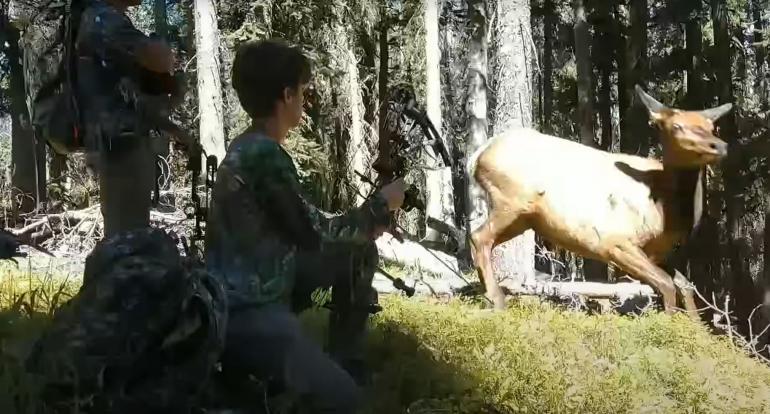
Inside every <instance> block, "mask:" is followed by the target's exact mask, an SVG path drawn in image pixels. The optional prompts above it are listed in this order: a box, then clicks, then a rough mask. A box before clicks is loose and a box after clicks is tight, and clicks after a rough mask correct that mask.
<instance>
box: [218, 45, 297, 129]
mask: <svg viewBox="0 0 770 414" xmlns="http://www.w3.org/2000/svg"><path fill="white" fill-rule="evenodd" d="M310 75H311V65H310V60H309V59H308V58H307V57H306V56H305V55H304V54H302V52H301V51H300V50H299V48H297V47H295V46H290V45H289V44H288V43H287V42H285V41H283V40H280V39H270V40H260V41H248V42H245V43H242V44H241V45H239V46H238V50H237V52H236V53H235V60H234V61H233V71H232V82H233V89H235V93H236V94H237V95H238V100H239V101H240V102H241V106H242V107H243V109H244V110H245V111H246V112H247V113H248V114H249V115H250V116H251V117H252V118H262V117H266V116H270V115H271V114H272V113H273V110H274V109H275V103H276V101H277V100H278V99H280V98H281V96H282V95H283V90H284V89H285V88H297V87H298V86H299V85H300V84H303V83H308V82H310Z"/></svg>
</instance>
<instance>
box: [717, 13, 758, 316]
mask: <svg viewBox="0 0 770 414" xmlns="http://www.w3.org/2000/svg"><path fill="white" fill-rule="evenodd" d="M711 13H712V17H711V18H712V20H713V23H714V47H715V49H716V56H719V59H716V60H715V62H714V65H715V72H716V78H717V83H716V84H717V85H718V97H719V103H720V104H724V103H727V102H731V101H733V84H732V68H731V62H732V56H733V54H732V50H731V47H730V40H731V35H730V27H729V16H728V9H727V3H726V0H711ZM719 129H720V135H721V137H722V138H723V139H725V140H727V142H728V143H730V144H734V143H736V142H737V138H738V135H737V132H738V130H737V126H736V121H735V113H734V112H732V111H731V112H729V113H728V114H726V115H725V116H723V117H722V118H721V119H720V121H719ZM742 158H743V157H742V156H741V152H740V151H736V152H734V153H733V154H731V156H729V157H728V158H727V160H726V161H725V162H724V180H725V202H726V207H727V238H728V249H729V261H730V277H729V281H728V283H729V288H730V290H731V291H732V297H733V298H734V300H735V307H734V308H733V309H735V312H736V313H735V315H736V317H737V318H738V321H739V323H740V324H741V325H742V326H744V327H745V326H746V325H745V323H746V321H747V320H748V316H749V313H750V312H751V310H752V309H753V307H754V306H755V305H756V303H757V300H756V299H757V298H756V297H755V292H754V284H753V282H752V280H751V274H750V272H749V269H748V261H747V260H746V259H747V258H746V257H745V255H744V252H743V249H742V244H743V240H742V239H743V238H744V237H747V235H746V234H745V229H744V228H743V226H742V224H741V217H742V216H743V212H744V201H743V199H742V194H743V189H744V187H745V177H743V174H742V173H741V166H742V165H744V163H743V160H742Z"/></svg>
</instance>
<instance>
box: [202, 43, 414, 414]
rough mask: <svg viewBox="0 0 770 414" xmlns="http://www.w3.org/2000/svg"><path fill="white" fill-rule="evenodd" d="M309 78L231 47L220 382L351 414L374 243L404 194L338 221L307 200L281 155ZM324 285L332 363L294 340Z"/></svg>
mask: <svg viewBox="0 0 770 414" xmlns="http://www.w3.org/2000/svg"><path fill="white" fill-rule="evenodd" d="M310 79H311V67H310V63H309V61H308V59H307V58H306V57H305V56H304V55H303V54H302V53H301V52H300V51H299V50H298V49H296V48H295V47H290V46H288V45H287V44H286V43H284V42H282V41H278V40H270V41H261V42H246V43H244V44H242V45H241V46H240V47H239V48H238V50H237V52H236V56H235V60H234V62H233V70H232V84H233V87H234V89H235V92H236V93H237V95H238V99H239V100H240V103H241V106H242V107H243V108H244V110H245V111H246V112H247V113H248V114H249V116H250V118H251V126H250V127H249V128H248V129H247V130H245V131H244V132H243V133H242V134H241V135H239V136H238V137H237V138H236V139H235V140H233V142H232V143H231V144H230V146H229V148H228V150H227V155H226V156H225V159H224V160H223V161H222V163H221V164H220V166H219V170H218V173H217V179H216V184H215V187H214V189H213V192H212V201H211V207H210V212H209V222H208V227H207V237H206V263H207V266H208V268H209V271H211V272H212V274H213V275H215V276H217V277H219V278H221V280H222V283H223V285H224V286H225V290H226V292H227V295H228V303H229V315H228V318H229V322H228V327H227V334H226V340H225V343H226V345H225V351H224V353H223V355H222V369H223V374H224V376H225V379H226V381H228V382H230V381H236V382H234V383H233V384H234V385H237V384H238V381H242V380H245V379H246V378H248V377H247V376H248V375H249V374H253V375H256V376H257V377H259V378H261V379H264V380H273V381H276V380H277V382H278V384H279V385H281V386H283V387H284V388H285V389H287V390H288V391H290V392H291V393H292V394H294V395H298V396H299V397H300V401H302V402H306V403H309V404H310V407H311V411H310V412H314V413H321V412H336V413H349V412H354V410H355V409H356V408H357V407H358V405H359V404H360V401H361V390H360V389H359V384H357V383H356V381H359V382H360V381H362V378H364V377H365V374H364V373H363V372H364V369H363V355H362V352H363V347H364V339H365V337H364V335H365V331H366V324H367V320H368V318H369V314H370V313H371V311H372V308H373V306H372V305H373V301H376V291H374V289H373V288H372V286H371V282H372V278H373V277H374V270H375V267H376V265H377V260H378V258H379V257H378V254H377V249H376V246H375V245H374V240H375V238H376V237H378V235H380V234H382V232H383V231H384V230H385V229H386V226H387V223H388V214H389V212H390V211H392V210H395V209H397V208H399V207H400V206H401V204H402V203H403V200H404V184H403V181H402V180H398V181H396V182H394V183H391V184H389V185H387V186H385V187H383V188H382V189H381V191H380V192H379V193H378V194H376V195H375V196H374V197H373V198H371V199H370V200H368V201H367V202H365V203H364V204H363V205H362V206H360V207H358V208H356V209H354V210H352V211H350V212H348V213H347V214H345V215H340V216H331V215H327V214H325V213H324V212H322V211H321V210H319V209H318V208H316V207H315V206H313V205H312V204H311V203H310V202H309V201H308V199H307V198H306V197H305V195H304V194H303V193H302V190H301V188H300V183H299V180H298V175H297V171H296V169H295V165H294V163H293V160H292V158H291V157H290V156H289V154H288V153H287V152H286V151H285V150H284V148H283V146H282V144H283V143H284V142H285V140H286V137H287V134H288V132H289V130H291V129H293V128H295V127H296V126H298V125H299V124H300V121H301V118H302V113H303V107H304V96H305V93H306V90H307V87H308V85H309V83H310ZM329 286H333V290H332V313H331V316H330V328H329V347H330V351H331V352H330V353H331V355H332V358H330V357H328V356H327V355H326V354H325V353H324V352H323V351H322V349H321V347H319V346H318V345H316V344H315V343H314V342H313V340H312V339H311V338H308V337H306V336H305V335H304V333H303V332H302V329H301V326H300V323H299V320H298V319H297V317H296V315H295V313H296V312H298V311H300V310H302V309H304V308H307V307H308V306H309V305H310V304H311V303H312V302H311V299H310V296H311V293H312V292H313V291H314V290H315V289H316V288H319V287H329Z"/></svg>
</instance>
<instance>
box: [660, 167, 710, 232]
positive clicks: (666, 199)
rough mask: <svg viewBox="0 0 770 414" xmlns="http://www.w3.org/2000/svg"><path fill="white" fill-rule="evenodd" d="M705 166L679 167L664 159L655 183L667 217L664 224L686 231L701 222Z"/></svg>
mask: <svg viewBox="0 0 770 414" xmlns="http://www.w3.org/2000/svg"><path fill="white" fill-rule="evenodd" d="M703 171H704V167H702V166H699V167H689V166H688V167H682V166H675V165H667V164H665V163H664V165H663V171H662V173H661V176H660V180H656V181H658V182H657V184H658V185H660V186H661V187H662V188H659V189H658V191H656V192H658V194H659V195H660V199H659V205H660V207H662V209H663V213H664V215H665V217H666V228H668V229H671V230H674V231H681V232H684V233H685V234H689V233H690V232H691V231H692V230H693V229H694V228H695V227H697V226H698V224H699V223H700V219H701V215H702V212H703V182H702V180H701V177H702V176H703Z"/></svg>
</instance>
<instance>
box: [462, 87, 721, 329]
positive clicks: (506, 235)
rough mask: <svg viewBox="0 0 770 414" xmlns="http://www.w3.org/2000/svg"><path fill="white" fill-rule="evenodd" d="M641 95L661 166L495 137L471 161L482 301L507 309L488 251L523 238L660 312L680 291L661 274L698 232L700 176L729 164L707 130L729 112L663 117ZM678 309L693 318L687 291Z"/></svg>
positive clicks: (548, 141) (553, 143) (521, 131)
mask: <svg viewBox="0 0 770 414" xmlns="http://www.w3.org/2000/svg"><path fill="white" fill-rule="evenodd" d="M636 90H637V94H638V95H639V97H640V99H641V100H642V102H643V103H644V104H645V106H646V107H647V108H648V110H649V113H650V118H651V119H652V120H653V122H654V123H655V124H656V125H657V126H658V128H659V129H660V140H661V143H662V147H663V160H662V161H658V160H655V159H651V158H643V157H638V156H632V155H625V154H613V153H608V152H605V151H601V150H598V149H594V148H591V147H589V146H586V145H583V144H580V143H577V142H573V141H569V140H567V139H563V138H558V137H553V136H549V135H546V134H541V133H539V132H537V131H535V130H533V129H529V128H516V129H511V130H508V131H506V132H503V133H501V134H499V135H497V136H494V137H492V138H491V139H490V140H489V141H488V142H486V143H485V145H484V146H483V147H482V148H479V150H478V151H476V153H474V154H473V155H472V156H471V157H469V161H468V173H469V174H470V175H471V176H472V177H473V178H474V179H475V180H476V181H477V182H478V183H479V185H480V186H481V188H482V189H483V190H484V192H485V193H486V195H487V199H488V201H489V215H488V217H487V220H486V222H485V223H483V224H482V225H481V226H479V227H478V228H477V229H475V230H474V231H473V232H472V234H471V245H472V254H473V259H474V262H475V264H476V268H477V270H478V272H479V277H480V279H481V282H482V283H483V284H484V285H485V288H486V292H487V297H488V298H489V299H490V300H492V302H493V303H494V306H495V308H498V309H499V308H502V307H504V304H505V302H504V295H503V292H502V290H501V289H500V286H499V285H498V283H497V281H496V280H495V279H494V277H493V274H492V267H491V263H490V257H491V251H492V249H493V248H494V247H495V246H497V245H499V244H501V243H503V242H505V241H507V240H510V239H512V238H514V237H516V236H518V235H519V234H521V233H523V232H524V231H525V230H527V229H533V230H534V231H535V232H536V233H538V234H539V235H540V236H542V237H543V238H545V239H546V240H549V241H550V242H552V243H554V244H557V245H559V246H561V247H563V248H565V249H567V250H570V251H572V252H574V253H576V254H579V255H581V256H584V257H587V258H591V259H596V260H601V261H603V262H605V263H612V264H614V265H615V266H617V267H619V268H620V269H621V270H623V271H624V272H626V273H628V274H629V275H630V276H631V277H633V278H635V279H637V280H639V281H641V282H643V283H646V284H648V285H650V286H651V287H652V288H653V289H654V290H655V291H656V292H657V293H658V294H660V295H661V297H662V299H663V305H664V308H665V310H666V312H669V313H670V312H672V311H673V310H674V308H675V307H676V290H677V287H676V286H675V284H674V281H673V279H672V277H671V276H670V275H668V274H667V273H666V272H665V271H664V270H663V269H661V267H660V265H661V264H662V263H663V262H664V261H665V259H666V258H667V255H668V254H669V252H671V250H672V248H673V247H674V246H675V245H676V244H677V243H679V242H681V241H682V240H683V239H684V238H685V237H686V236H687V235H688V234H689V233H690V232H691V231H692V229H693V228H694V226H696V225H697V224H698V222H699V220H700V216H701V212H702V197H701V195H702V189H701V180H700V177H701V174H702V173H703V170H704V167H705V166H706V165H709V164H713V163H716V162H718V161H719V160H721V159H722V158H723V157H724V156H726V154H727V144H726V143H725V142H724V141H722V140H720V139H719V138H716V137H714V135H713V128H714V125H713V122H714V121H715V120H716V119H718V118H719V117H720V116H722V115H724V114H725V113H726V112H727V111H729V110H730V108H731V105H730V104H726V105H722V106H720V107H717V108H713V109H709V110H705V111H697V112H696V111H681V110H677V109H669V108H667V107H665V106H664V105H662V104H661V103H659V102H658V101H656V100H655V99H653V98H652V97H650V96H649V95H647V94H646V93H644V91H642V90H641V88H639V87H638V86H637V89H636ZM680 290H681V293H682V296H683V299H684V305H685V308H686V309H687V311H688V312H690V314H691V315H692V316H696V315H697V314H696V309H695V302H694V300H693V297H692V293H691V292H690V291H689V290H684V289H680Z"/></svg>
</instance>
